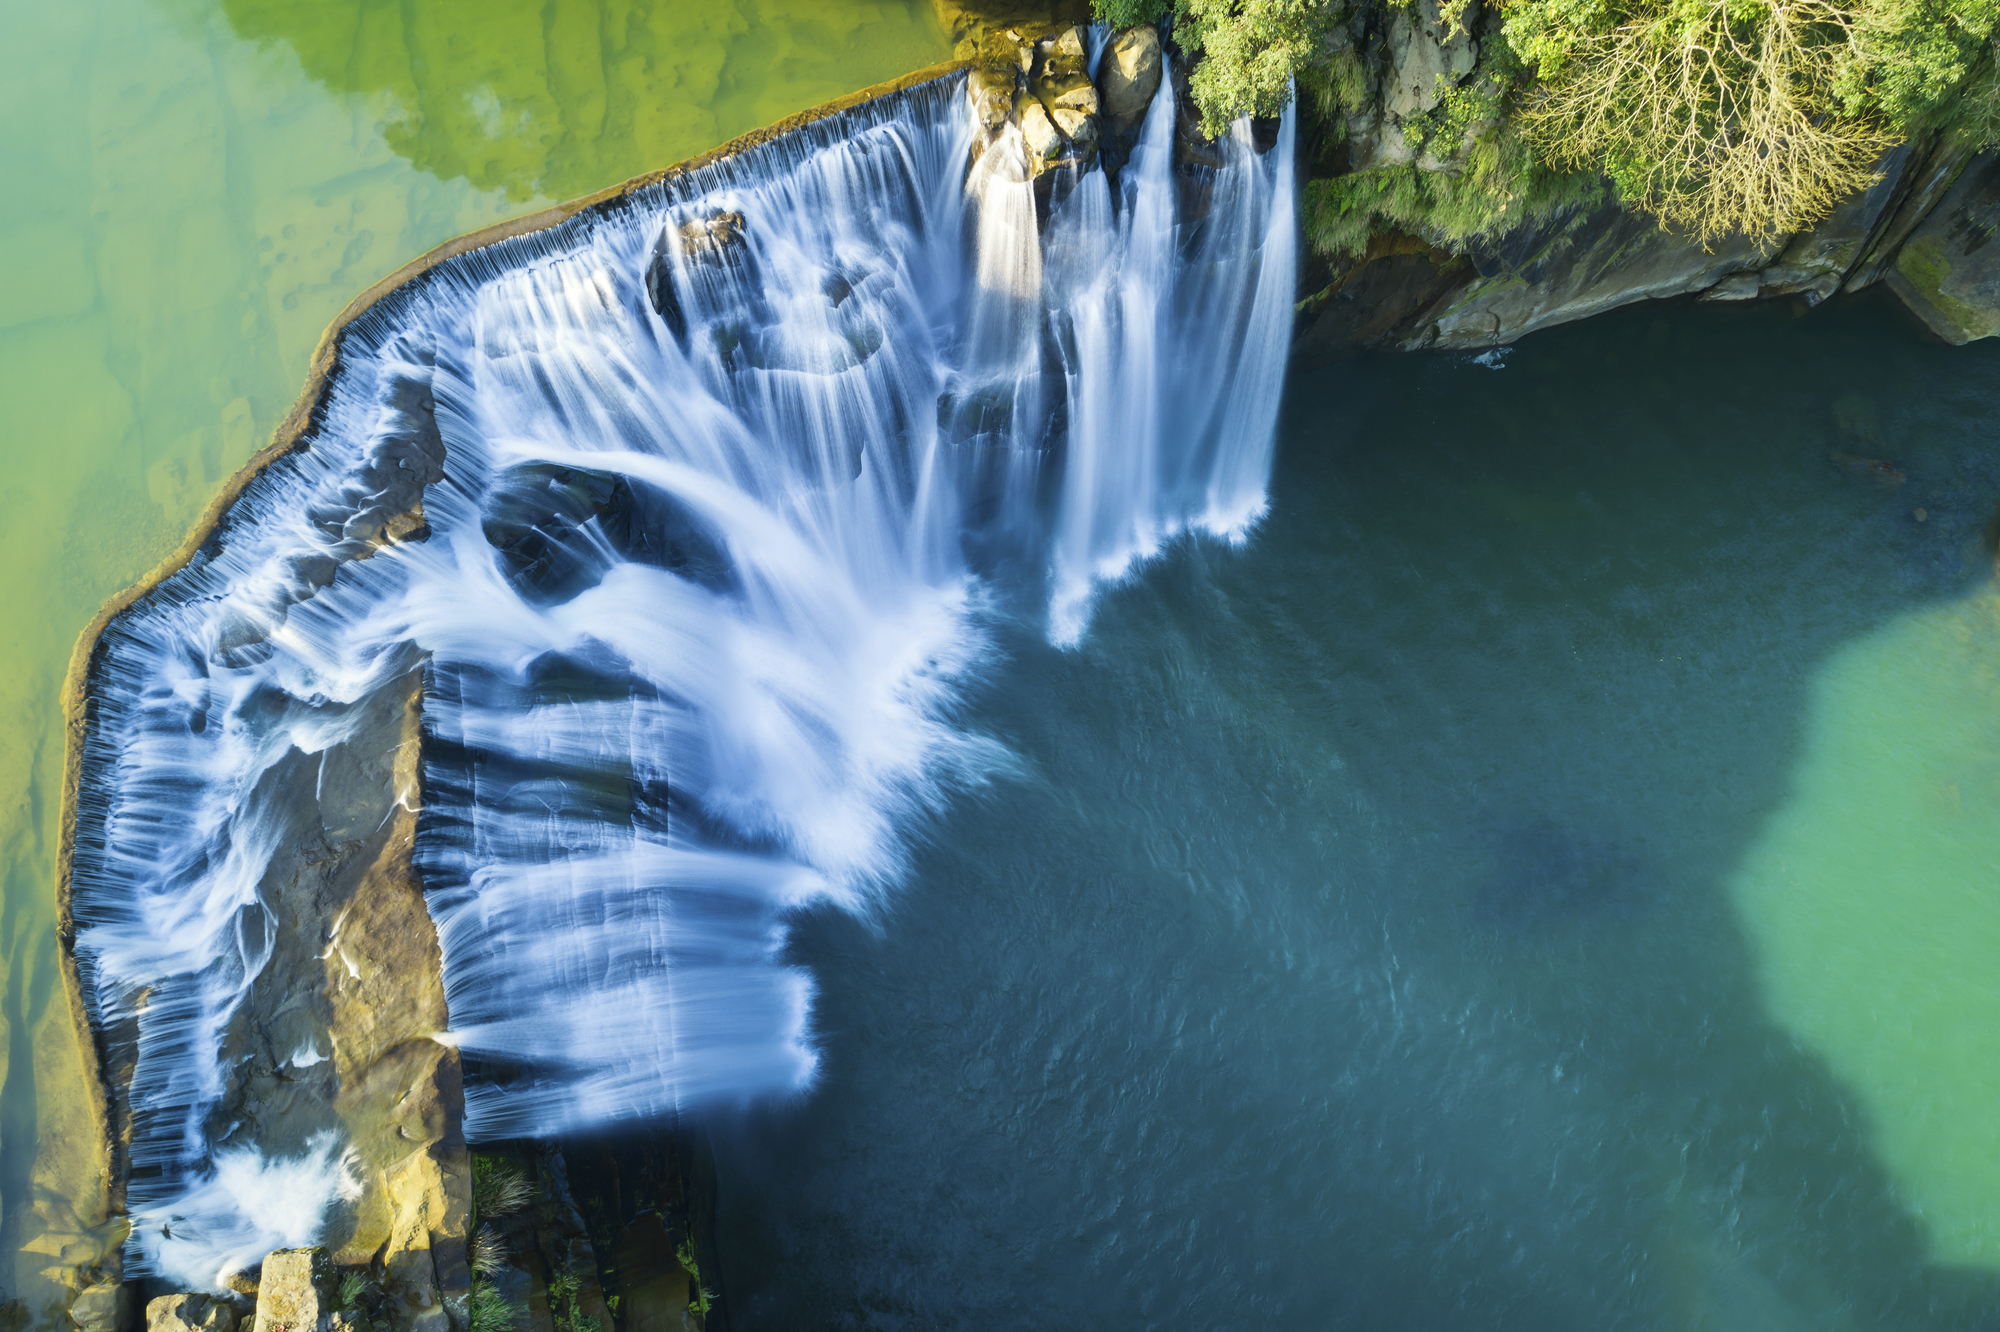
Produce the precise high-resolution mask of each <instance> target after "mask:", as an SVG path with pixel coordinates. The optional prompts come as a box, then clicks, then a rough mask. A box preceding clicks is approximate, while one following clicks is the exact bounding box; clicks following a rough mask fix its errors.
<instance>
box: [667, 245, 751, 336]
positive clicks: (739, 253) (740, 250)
mask: <svg viewBox="0 0 2000 1332" xmlns="http://www.w3.org/2000/svg"><path fill="white" fill-rule="evenodd" d="M746 225H747V224H746V222H745V220H744V217H743V214H741V213H737V212H718V213H711V214H710V215H709V216H707V217H698V218H694V219H693V220H691V221H687V222H683V223H681V224H680V225H679V226H678V227H675V226H671V225H669V226H666V227H662V228H661V229H660V235H659V239H657V240H655V241H654V242H653V258H652V261H651V262H650V263H648V264H647V265H646V297H647V299H648V300H650V301H651V302H652V305H653V309H654V311H655V312H656V313H657V314H658V315H659V316H660V319H661V321H662V322H663V323H665V324H666V326H667V329H668V331H669V332H671V333H672V334H673V335H674V340H675V341H677V342H679V343H680V344H681V345H682V346H686V345H687V337H688V321H687V313H686V311H685V309H684V308H683V307H682V304H681V293H680V289H679V287H677V286H676V285H675V283H674V262H673V251H674V249H675V242H676V241H678V242H679V249H680V253H681V259H682V262H683V263H684V264H685V265H686V266H687V267H688V268H690V269H693V270H697V271H699V270H700V269H703V268H724V267H728V266H731V265H735V264H738V263H742V262H744V261H746V260H747V258H748V256H749V251H750V245H749V240H748V238H747V236H746V232H745V228H746Z"/></svg>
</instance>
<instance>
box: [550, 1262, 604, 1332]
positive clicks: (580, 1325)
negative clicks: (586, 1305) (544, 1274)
mask: <svg viewBox="0 0 2000 1332" xmlns="http://www.w3.org/2000/svg"><path fill="white" fill-rule="evenodd" d="M548 1292H549V1318H550V1321H551V1322H553V1323H554V1324H555V1326H556V1332H602V1329H601V1328H600V1327H599V1325H598V1322H597V1316H596V1315H595V1314H588V1313H585V1312H584V1311H583V1307H582V1296H583V1283H582V1281H580V1280H579V1279H578V1278H577V1276H576V1274H575V1273H573V1272H559V1273H557V1274H556V1275H554V1276H552V1277H550V1278H549V1284H548Z"/></svg>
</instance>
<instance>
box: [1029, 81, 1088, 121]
mask: <svg viewBox="0 0 2000 1332" xmlns="http://www.w3.org/2000/svg"><path fill="white" fill-rule="evenodd" d="M1035 96H1036V97H1038V98H1039V99H1041V103H1042V105H1043V106H1045V107H1047V108H1048V109H1049V113H1050V114H1051V115H1053V114H1055V113H1056V112H1058V111H1080V112H1082V113H1083V114H1084V115H1087V116H1094V115H1096V114H1097V86H1096V85H1095V84H1093V83H1092V82H1091V81H1090V78H1089V76H1088V75H1085V74H1071V75H1067V76H1065V77H1061V78H1047V79H1043V80H1041V81H1040V82H1038V83H1037V84H1036V85H1035Z"/></svg>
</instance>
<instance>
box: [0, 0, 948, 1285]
mask: <svg viewBox="0 0 2000 1332" xmlns="http://www.w3.org/2000/svg"><path fill="white" fill-rule="evenodd" d="M949 54H950V42H949V40H948V38H947V36H946V34H945V33H944V32H943V31H942V29H941V28H940V27H939V25H938V22H937V19H936V17H935V14H934V11H933V9H932V7H931V5H930V4H929V3H928V2H927V0H907V2H906V0H833V2H832V3H827V2H826V0H816V2H815V3H810V4H805V3H798V2H797V0H735V2H733V3H732V2H729V0H725V2H724V3H718V4H704V5H699V6H692V5H680V4H673V3H657V4H645V3H625V2H624V0H602V2H601V3H589V4H578V5H564V6H560V7H554V8H551V7H549V6H545V5H542V4H539V3H533V4H530V3H508V2H506V0H502V3H497V4H496V3H479V4H466V3H457V2H456V0H451V2H447V3H426V4H424V5H420V6H397V5H393V4H382V3H373V2H370V0H359V2H354V3H319V2H318V0H315V2H314V3H292V2H281V3H265V2H260V0H248V2H239V0H230V2H229V3H200V2H199V0H160V2H158V3H154V2H152V0H107V2H106V3H85V4H77V5H15V6H9V7H7V8H6V10H5V11H4V13H0V167H4V170H5V172H6V175H7V179H8V182H9V189H8V190H7V191H6V193H5V196H4V198H0V238H4V242H5V244H6V245H7V247H8V252H9V254H10V255H12V256H13V258H12V259H11V260H10V263H9V276H8V279H7V281H6V282H5V283H0V438H4V439H5V440H6V441H7V459H8V484H7V486H6V487H5V488H4V491H0V553H4V558H5V561H6V566H7V568H8V569H9V570H10V572H11V576H10V577H9V578H8V579H7V580H6V583H5V587H4V589H0V606H4V610H0V619H3V621H4V623H5V625H6V626H7V628H6V633H5V636H4V639H0V642H3V643H4V652H5V653H6V657H5V664H6V669H5V670H4V671H0V856H4V865H5V870H6V876H7V877H6V884H5V909H4V913H0V955H4V960H5V976H6V980H5V984H4V987H0V1019H4V1027H5V1032H6V1037H5V1040H4V1043H0V1053H4V1056H5V1073H4V1084H0V1246H4V1250H5V1252H6V1253H8V1254H10V1255H12V1257H13V1261H12V1266H11V1267H9V1268H4V1269H0V1286H4V1288H5V1293H6V1296H7V1297H8V1298H9V1299H12V1300H16V1301H19V1304H18V1305H17V1306H15V1307H16V1308H18V1309H19V1310H20V1311H21V1312H22V1313H23V1314H25V1315H27V1316H28V1317H30V1318H32V1319H33V1320H35V1321H37V1322H43V1321H48V1319H49V1317H50V1315H49V1310H50V1307H51V1302H52V1301H55V1300H57V1298H58V1296H59V1290H58V1288H57V1287H56V1286H55V1285H54V1284H53V1283H52V1281H51V1279H50V1277H49V1276H48V1275H45V1271H48V1270H54V1269H57V1268H59V1266H60V1264H61V1263H62V1262H63V1261H65V1260H66V1259H74V1258H77V1257H81V1256H84V1255H85V1254H86V1253H87V1252H88V1251H89V1250H91V1249H92V1248H93V1247H96V1246H99V1245H101V1244H102V1243H103V1242H104V1239H105V1235H104V1233H103V1232H102V1229H101V1227H100V1228H99V1233H97V1234H95V1235H93V1234H91V1233H88V1232H89V1231H90V1230H91V1228H92V1227H93V1226H95V1225H97V1224H98V1223H99V1222H101V1221H102V1217H101V1216H100V1215H95V1214H93V1212H92V1204H91V1201H90V1200H91V1199H92V1198H93V1197H94V1196H95V1186H94V1185H93V1183H92V1176H93V1173H94V1169H95V1168H94V1166H93V1164H92V1163H91V1160H90V1157H89V1153H88V1152H87V1150H85V1149H84V1141H83V1139H84V1138H85V1137H86V1136H87V1135H84V1134H83V1133H82V1130H83V1128H84V1123H85V1121H84V1119H83V1117H82V1116H81V1114H80V1113H79V1106H80V1104H81V1097H82V1095H83V1090H82V1085H81V1080H80V1073H79V1069H78V1065H77V1061H76V1058H75V1052H74V1050H73V1048H72V1047H71V1045H70V1042H69V1033H70V1030H71V1028H70V1024H69V1022H68V1021H67V1017H66V1015H65V1013H64V1012H63V1006H64V1000H63V996H62V990H61V986H60V985H59V983H58V974H57V968H56V949H55V942H54V929H55V911H54V904H53V900H52V894H51V884H52V882H53V876H54V861H55V842H56V837H57V828H56V821H57V815H58V804H59V801H58V790H59V786H60V782H61V771H62V763H63V744H62V729H61V719H60V714H59V710H58V688H59V686H60V683H61V680H62V676H63V672H64V670H65V668H66V666H67V663H68V659H69V654H70V650H71V648H72V646H73V645H74V643H75V641H76V635H77V633H78V631H79V630H80V629H81V628H82V627H83V626H84V625H85V624H86V623H87V622H88V621H89V620H90V618H91V616H92V614H93V613H94V612H95V610H96V608H97V607H98V606H99V605H100V604H101V603H102V602H103V601H104V599H105V598H106V597H108V596H110V595H111V594H112V593H114V592H116V591H118V590H119V589H120V588H122V587H124V586H126V585H128V584H130V583H131V582H133V581H134V580H135V579H137V578H138V577H139V576H140V575H142V574H143V573H145V571H146V570H147V569H149V568H151V567H152V566H153V565H154V564H155V563H157V562H158V561H159V560H160V559H161V558H162V557H164V556H165V555H166V554H167V553H168V552H170V551H171V550H172V549H173V548H174V547H175V546H176V545H177V544H178V543H179V542H180V540H181V538H182V536H183V535H184V533H185V532H186V531H187V529H188V528H189V526H190V525H191V524H192V523H193V522H194V521H195V520H196V518H197V517H198V516H199V514H200V513H201V511H202V508H203V506H204V505H205V504H206V503H207V502H208V499H209V496H210V495H211V494H212V493H213V492H214V491H215V489H216V488H217V487H218V485H219V484H220V483H221V482H222V481H223V479H224V478H226V477H227V476H229V474H230V473H231V472H232V471H234V469H235V468H236V467H237V466H238V465H239V464H241V463H242V462H243V460H244V459H246V458H247V457H249V456H250V454H251V453H252V452H254V451H255V450H256V449H257V448H258V447H259V446H260V445H261V444H263V443H264V442H265V441H266V440H267V439H268V438H269V436H270V432H271V430H272V428H273V426H274V425H275V424H276V423H277V421H278V420H279V419H280V418H281V417H282V416H283V415H284V414H285V412H286V411H287V410H288V409H289V408H290V406H291V404H292V401H293V399H294V398H295V396H296V395H297V393H298V391H299V387H300V383H301V381H302V379H303V377H304V373H305V366H306V362H307V359H308V357H309V356H310V354H311V352H312V349H313V346H314V344H315V342H316V341H317V340H318V338H319V336H320V332H321V330H322V329H324V328H325V327H326V325H327V323H328V322H329V321H330V320H331V319H332V318H333V317H334V315H336V314H337V313H338V312H339V311H340V309H341V308H342V307H343V306H344V305H346V303H347V302H348V301H349V300H350V299H352V298H353V296H354V295H356V294H357V293H359V292H360V291H361V290H363V289H364V288H366V287H367V286H368V285H369V284H371V283H373V282H374V281H376V280H377V279H379V278H381V277H382V276H384V275H385V274H387V273H389V272H391V271H393V270H394V269H396V268H397V267H398V266H399V265H401V264H403V263H405V262H407V261H408V260H410V259H411V258H414V257H415V256H416V255H418V254H420V253H422V252H423V251H424V250H426V249H429V248H430V247H432V246H434V245H436V244H438V243H440V242H442V241H444V240H447V239H449V238H450V237H452V236H455V235H459V234H461V233H463V232H467V231H471V230H474V229H476V228H479V227H483V226H486V225H488V224H490V223H493V222H495V221H498V220H501V219H504V218H507V217H510V216H514V215H517V214H521V213H526V212H531V211H534V210H535V209H538V208H541V207H545V206H547V205H548V204H549V203H551V202H554V201H556V200H560V199H563V198H568V197H571V196H574V195H576V194H579V193H584V192H587V191H589V190H593V189H597V188H600V187H602V186H604V185H607V184H611V183H613V182H616V181H618V180H621V179H624V178H626V177H628V176H632V175H636V174H639V173H641V172H644V171H648V170H652V169H656V168H658V167H662V166H667V165H670V164H671V163H673V162H676V161H678V160H680V159H682V158H685V157H688V156H691V155H693V154H695V153H699V152H701V151H703V150H705V149H707V148H710V147H712V146H714V145H715V144H717V143H720V142H722V141H724V140H726V139H728V138H730V137H732V136H734V135H737V134H740V133H743V132H745V131H747V130H750V129H753V128H756V127H758V126H760V125H764V124H768V123H769V122H771V121H774V120H777V119H780V118H782V117H783V116H785V115H788V114H790V113H792V112H794V111H797V110H800V109H802V108H804V107H807V106H811V105H815V104H817V103H819V102H822V101H825V100H827V99H829V98H832V97H836V96H839V95H842V94H844V93H847V92H851V91H853V90H854V89H857V88H860V87H864V86H867V85H869V84H872V83H875V82H878V81H881V80H885V79H889V78H893V77H895V76H897V75H900V74H903V73H905V72H907V71H909V70H911V69H916V68H920V67H922V66H925V65H930V64H933V63H935V62H937V61H939V60H941V59H945V58H947V57H948V56H949ZM38 1144H39V1152H38Z"/></svg>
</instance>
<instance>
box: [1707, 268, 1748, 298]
mask: <svg viewBox="0 0 2000 1332" xmlns="http://www.w3.org/2000/svg"><path fill="white" fill-rule="evenodd" d="M1762 291H1763V274H1761V273H1731V274H1730V275H1729V276H1728V277H1726V278H1724V279H1722V281H1720V282H1718V283H1716V284H1715V285H1714V286H1712V287H1710V288H1709V289H1708V290H1707V291H1704V292H1703V293H1702V294H1701V299H1702V300H1704V301H1754V300H1756V299H1757V297H1758V296H1759V294H1761V293H1762Z"/></svg>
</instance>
